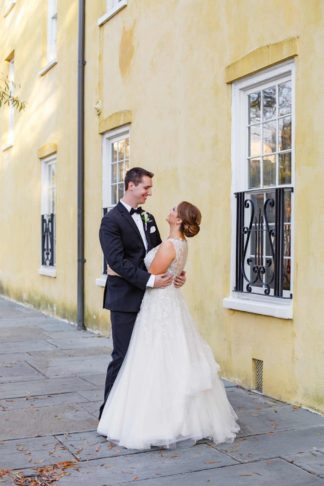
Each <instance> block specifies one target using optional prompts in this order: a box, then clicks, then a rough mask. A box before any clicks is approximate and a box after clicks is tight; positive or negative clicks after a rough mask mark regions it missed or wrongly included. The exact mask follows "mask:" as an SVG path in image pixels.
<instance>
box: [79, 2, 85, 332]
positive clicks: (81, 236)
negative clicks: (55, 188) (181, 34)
mask: <svg viewBox="0 0 324 486" xmlns="http://www.w3.org/2000/svg"><path fill="white" fill-rule="evenodd" d="M84 50H85V0H79V18H78V135H77V137H78V203H77V204H78V230H77V237H78V255H77V257H78V271H77V312H78V314H77V323H78V326H77V328H78V330H79V331H83V330H85V325H84V264H85V259H84V67H85V59H84Z"/></svg>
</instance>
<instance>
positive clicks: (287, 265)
mask: <svg viewBox="0 0 324 486" xmlns="http://www.w3.org/2000/svg"><path fill="white" fill-rule="evenodd" d="M290 276H291V260H290V258H285V259H284V264H283V289H284V290H290Z"/></svg>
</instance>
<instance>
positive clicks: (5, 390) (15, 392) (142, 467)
mask: <svg viewBox="0 0 324 486" xmlns="http://www.w3.org/2000/svg"><path fill="white" fill-rule="evenodd" d="M110 352H111V341H110V340H109V339H108V338H104V337H101V336H99V335H96V334H94V333H91V332H85V331H78V330H77V329H76V327H75V326H74V325H72V324H70V323H68V322H65V321H62V320H58V319H55V318H53V317H48V316H46V315H44V314H42V313H40V312H38V311H37V310H35V309H32V308H28V307H25V306H22V305H20V304H18V303H16V302H12V301H9V300H8V299H4V298H1V297H0V485H1V486H7V485H8V486H10V485H14V484H27V482H26V483H23V481H24V480H25V481H26V478H38V480H39V484H41V483H40V481H41V480H42V481H43V483H42V484H58V485H69V486H82V485H85V486H97V485H98V486H104V485H106V486H114V485H126V484H130V483H133V482H135V481H136V484H139V485H143V486H164V485H165V486H173V485H174V486H200V485H210V484H217V485H219V486H223V485H224V486H226V485H228V486H250V485H251V486H253V485H256V486H266V485H269V486H273V485H276V486H290V485H294V486H307V485H310V486H311V485H320V484H323V485H324V417H323V416H321V415H319V414H316V413H312V412H310V411H308V410H304V409H301V408H298V407H294V406H291V405H288V404H286V403H283V402H280V401H277V400H274V399H271V398H269V397H265V396H263V395H261V394H257V393H254V392H251V391H248V390H244V389H242V388H240V387H238V386H236V385H235V384H234V383H231V382H229V381H227V380H224V384H225V386H226V390H227V393H228V397H229V400H230V401H231V403H232V405H233V407H234V409H235V410H236V412H237V414H238V416H239V420H240V426H241V430H240V433H239V434H238V437H237V439H236V440H235V442H234V443H233V444H221V445H215V444H212V443H210V442H209V441H201V442H200V443H198V444H197V445H195V446H193V445H192V443H190V442H188V443H184V444H183V445H182V446H181V447H180V446H178V447H176V448H174V449H170V450H163V449H162V450H161V449H158V448H156V449H152V450H148V451H136V450H127V449H124V448H121V447H118V446H116V445H114V444H111V443H110V442H108V441H106V440H105V438H104V437H101V436H99V435H98V434H97V433H96V427H97V415H98V408H99V406H100V403H101V399H102V394H103V387H104V380H105V372H106V368H107V364H108V360H109V355H110ZM54 479H55V480H56V481H55V483H51V481H52V480H54ZM35 484H36V483H35Z"/></svg>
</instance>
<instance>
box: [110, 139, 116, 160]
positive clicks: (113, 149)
mask: <svg viewBox="0 0 324 486" xmlns="http://www.w3.org/2000/svg"><path fill="white" fill-rule="evenodd" d="M111 150H112V154H111V155H112V157H111V158H112V161H113V162H116V161H117V142H114V143H112V144H111Z"/></svg>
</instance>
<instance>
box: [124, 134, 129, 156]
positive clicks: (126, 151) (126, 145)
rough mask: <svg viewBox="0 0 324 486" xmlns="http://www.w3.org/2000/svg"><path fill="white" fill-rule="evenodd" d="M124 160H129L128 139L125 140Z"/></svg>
mask: <svg viewBox="0 0 324 486" xmlns="http://www.w3.org/2000/svg"><path fill="white" fill-rule="evenodd" d="M125 159H129V139H128V138H126V139H125Z"/></svg>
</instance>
